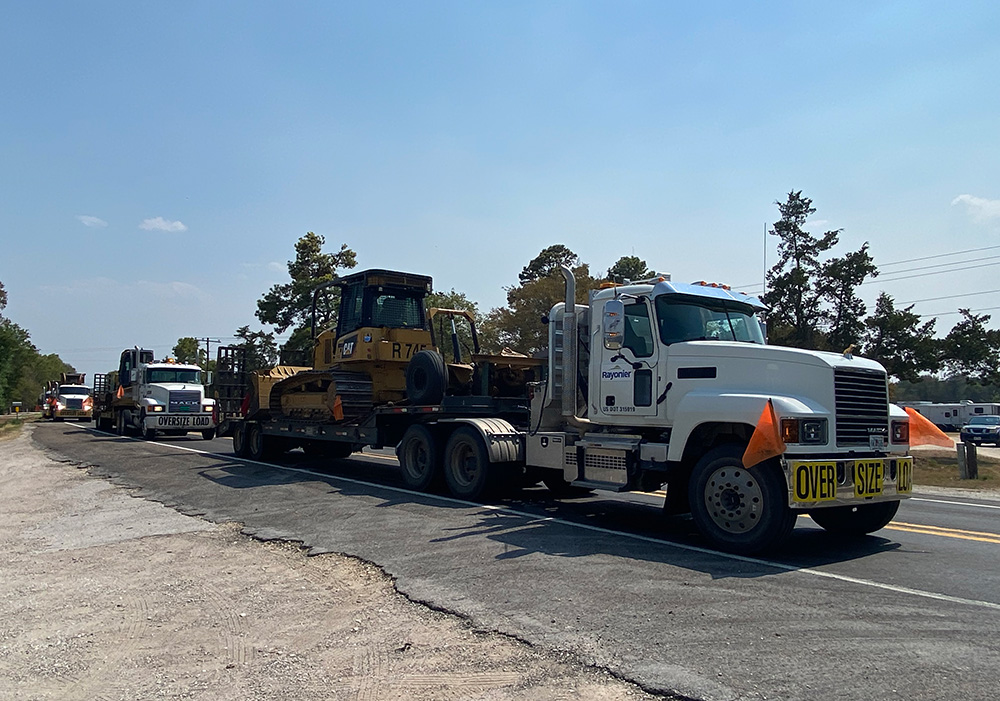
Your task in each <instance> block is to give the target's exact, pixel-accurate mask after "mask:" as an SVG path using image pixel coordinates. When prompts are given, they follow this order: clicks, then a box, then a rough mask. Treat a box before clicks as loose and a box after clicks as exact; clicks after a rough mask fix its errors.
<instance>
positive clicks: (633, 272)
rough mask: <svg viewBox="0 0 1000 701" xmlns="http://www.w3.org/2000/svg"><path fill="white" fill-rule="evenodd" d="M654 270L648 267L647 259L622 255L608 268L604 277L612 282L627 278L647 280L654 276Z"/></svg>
mask: <svg viewBox="0 0 1000 701" xmlns="http://www.w3.org/2000/svg"><path fill="white" fill-rule="evenodd" d="M652 275H653V271H652V270H650V269H649V268H647V267H646V261H644V260H641V259H640V258H639V257H638V256H622V257H621V258H619V259H618V261H617V262H616V263H615V264H614V265H612V266H611V267H610V268H608V274H607V275H605V276H604V277H605V278H606V279H608V280H611V281H612V282H624V281H626V280H631V281H633V282H634V281H636V280H645V279H647V278H649V277H652Z"/></svg>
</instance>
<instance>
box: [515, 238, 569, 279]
mask: <svg viewBox="0 0 1000 701" xmlns="http://www.w3.org/2000/svg"><path fill="white" fill-rule="evenodd" d="M579 263H580V258H579V257H578V256H577V255H576V254H575V253H573V251H571V250H569V249H568V248H566V246H564V245H562V244H561V243H557V244H555V245H553V246H549V247H548V248H545V249H543V250H542V252H541V253H539V254H538V255H537V256H535V257H534V258H533V259H532V260H531V262H530V263H528V264H527V265H526V266H524V268H522V269H521V274H520V275H518V279H520V281H521V284H522V285H523V284H525V283H527V282H534V281H535V280H539V279H541V278H543V277H548V276H549V275H551V274H552V273H554V272H558V270H559V266H560V265H568V266H569V267H571V268H572V267H574V266H576V265H578V264H579Z"/></svg>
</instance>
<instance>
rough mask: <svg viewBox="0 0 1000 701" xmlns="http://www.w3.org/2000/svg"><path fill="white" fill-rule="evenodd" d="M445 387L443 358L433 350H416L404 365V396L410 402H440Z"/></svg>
mask: <svg viewBox="0 0 1000 701" xmlns="http://www.w3.org/2000/svg"><path fill="white" fill-rule="evenodd" d="M446 389H448V370H447V369H446V368H445V365H444V358H442V357H441V356H440V355H439V354H438V353H436V352H435V351H431V350H422V351H417V353H416V354H415V355H414V356H413V357H412V358H411V359H410V362H409V363H408V364H407V365H406V398H407V399H409V400H410V402H411V403H412V404H418V405H427V404H440V403H441V400H442V399H444V392H445V390H446Z"/></svg>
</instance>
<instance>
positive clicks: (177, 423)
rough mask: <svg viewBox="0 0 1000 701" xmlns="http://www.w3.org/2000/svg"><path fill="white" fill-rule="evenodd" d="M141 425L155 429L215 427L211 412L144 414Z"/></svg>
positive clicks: (177, 429) (190, 429)
mask: <svg viewBox="0 0 1000 701" xmlns="http://www.w3.org/2000/svg"><path fill="white" fill-rule="evenodd" d="M143 426H144V427H145V428H147V429H152V430H155V431H205V430H207V429H210V428H215V421H214V420H213V417H212V414H211V413H197V414H161V413H157V414H146V420H145V422H144V424H143Z"/></svg>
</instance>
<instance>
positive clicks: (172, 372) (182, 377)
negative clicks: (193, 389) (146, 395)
mask: <svg viewBox="0 0 1000 701" xmlns="http://www.w3.org/2000/svg"><path fill="white" fill-rule="evenodd" d="M146 382H150V383H152V382H185V383H187V384H192V385H200V384H201V372H200V371H199V370H180V369H176V368H149V369H147V370H146Z"/></svg>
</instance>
